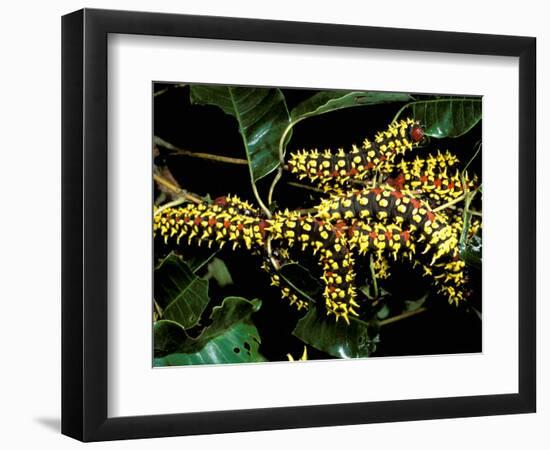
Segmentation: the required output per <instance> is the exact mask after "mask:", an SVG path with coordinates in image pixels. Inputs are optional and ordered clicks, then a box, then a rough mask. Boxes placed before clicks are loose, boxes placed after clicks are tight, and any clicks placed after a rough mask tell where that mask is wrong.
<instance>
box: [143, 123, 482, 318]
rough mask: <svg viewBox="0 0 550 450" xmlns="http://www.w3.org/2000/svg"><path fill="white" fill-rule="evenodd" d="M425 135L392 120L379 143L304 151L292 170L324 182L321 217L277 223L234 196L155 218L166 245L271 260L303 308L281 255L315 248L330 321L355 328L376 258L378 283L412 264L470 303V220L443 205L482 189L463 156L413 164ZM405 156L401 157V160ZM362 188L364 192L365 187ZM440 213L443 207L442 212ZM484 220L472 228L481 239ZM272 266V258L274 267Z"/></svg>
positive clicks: (278, 281) (284, 292) (281, 283)
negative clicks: (360, 266)
mask: <svg viewBox="0 0 550 450" xmlns="http://www.w3.org/2000/svg"><path fill="white" fill-rule="evenodd" d="M423 137H424V133H423V130H422V127H421V126H420V124H419V123H418V122H415V121H413V120H412V119H407V120H402V121H400V122H393V123H392V124H390V126H389V127H388V129H387V130H385V131H383V132H380V133H377V134H376V136H375V139H374V141H373V142H370V141H368V140H366V141H365V142H364V143H363V145H362V147H361V148H357V147H355V146H354V147H353V149H352V151H351V152H350V153H348V154H346V153H344V152H343V150H341V149H340V150H339V151H338V153H336V154H333V153H332V152H330V151H329V150H327V151H325V152H324V153H319V152H318V151H317V150H314V151H311V152H305V151H304V152H298V153H294V154H292V155H291V157H290V161H289V163H288V167H289V169H290V170H291V172H293V173H295V174H298V176H299V177H300V178H307V179H309V180H310V181H313V182H315V183H317V184H318V185H319V186H320V187H321V188H322V189H323V190H324V191H325V192H326V193H327V194H329V195H328V197H327V198H324V199H322V200H321V201H320V202H319V203H318V204H317V205H316V206H315V207H314V209H313V210H314V211H315V212H314V213H313V214H311V213H306V214H301V213H299V212H298V211H289V210H284V211H276V212H274V213H273V215H272V217H271V218H266V217H264V216H262V213H261V212H260V211H259V210H258V209H257V208H255V207H253V206H252V205H251V204H249V203H248V202H245V201H242V200H240V199H239V198H238V197H235V196H226V197H221V198H218V199H216V200H215V201H214V202H213V203H212V204H208V203H201V204H188V205H186V206H183V207H179V208H166V209H164V210H162V211H160V212H159V213H158V214H156V215H155V219H154V232H155V235H156V236H159V237H161V238H164V241H165V242H166V243H168V242H171V243H174V242H175V244H176V245H178V244H180V241H181V240H182V239H184V240H186V241H187V243H188V244H198V245H201V244H202V243H206V244H207V245H208V246H212V245H213V244H214V243H216V244H217V245H219V246H220V247H223V246H224V245H225V244H230V245H231V246H232V248H233V249H238V248H242V249H246V250H247V251H250V252H252V253H255V254H259V255H262V256H263V259H264V264H263V265H262V267H263V268H264V269H265V270H267V272H268V273H269V274H270V278H271V283H272V285H275V286H277V287H278V288H279V289H280V290H281V296H282V297H283V298H288V299H289V301H290V303H291V304H293V305H295V306H296V307H297V308H298V309H302V308H307V307H308V302H307V300H305V299H300V298H299V296H298V295H297V293H296V292H295V291H294V288H293V286H291V285H289V284H288V283H287V282H286V281H285V280H284V279H283V277H282V276H281V275H280V274H279V273H278V272H277V267H276V266H277V264H274V263H273V255H274V254H275V253H276V254H277V255H278V256H280V257H281V258H282V259H283V260H286V261H288V260H289V259H290V257H289V252H288V251H289V250H291V249H292V250H294V251H296V250H297V251H302V252H303V251H309V252H311V253H313V254H314V255H316V256H317V258H318V261H319V264H320V266H321V269H322V274H321V280H322V282H323V284H324V290H323V297H324V300H325V306H326V311H327V314H328V315H331V314H334V315H335V317H336V320H338V319H340V318H342V319H343V320H344V321H345V322H347V323H348V324H349V323H350V316H354V315H355V316H357V315H358V311H357V308H359V305H358V303H357V302H356V295H357V293H356V288H355V285H354V282H355V270H354V265H355V261H354V257H353V254H354V253H355V254H358V255H359V256H361V257H364V256H366V255H371V264H372V270H373V272H374V273H375V275H376V276H377V277H378V278H387V277H389V275H390V269H391V266H390V261H392V260H393V261H396V260H398V259H399V260H402V261H409V262H411V263H412V265H413V266H414V267H418V268H419V269H420V270H421V271H422V274H423V275H424V276H426V277H429V278H430V279H431V280H432V282H433V284H434V285H435V286H436V287H437V289H438V292H440V293H441V294H443V295H445V296H446V297H447V298H448V300H449V302H450V303H455V304H457V303H458V302H459V301H461V300H462V299H463V298H464V294H463V285H464V283H465V276H464V268H465V264H464V262H463V261H462V260H461V259H460V257H459V248H458V247H459V236H460V235H461V234H462V231H463V230H462V228H463V219H462V215H461V214H459V213H460V210H455V211H454V212H453V213H449V214H446V213H443V212H436V211H435V210H434V209H435V206H436V205H437V206H439V205H440V204H441V203H442V202H453V204H456V203H457V202H456V201H457V200H460V198H461V196H462V195H463V194H464V193H465V192H467V191H468V190H470V189H472V188H473V187H474V186H475V184H476V183H477V180H476V178H475V177H474V178H472V179H469V178H468V175H467V174H465V173H463V174H462V175H461V174H460V173H459V172H458V170H457V167H458V159H457V158H456V157H455V156H454V155H452V154H451V153H449V152H445V153H440V152H438V153H437V154H436V155H430V154H428V155H427V156H426V157H425V158H422V159H421V158H418V157H417V158H416V159H414V160H412V161H407V160H405V159H404V158H403V155H404V154H405V152H406V151H408V150H411V149H412V148H414V147H416V146H418V145H419V143H420V142H421V141H422V140H423ZM398 157H399V158H398ZM366 179H368V180H369V182H368V183H365V182H362V183H360V184H363V186H366V187H362V188H360V189H358V184H357V183H356V182H357V181H359V182H361V181H362V180H366ZM437 209H440V208H437ZM478 226H481V223H480V222H479V221H477V222H475V223H473V224H472V225H471V226H470V229H469V233H475V231H476V228H477V227H478ZM266 261H267V262H266Z"/></svg>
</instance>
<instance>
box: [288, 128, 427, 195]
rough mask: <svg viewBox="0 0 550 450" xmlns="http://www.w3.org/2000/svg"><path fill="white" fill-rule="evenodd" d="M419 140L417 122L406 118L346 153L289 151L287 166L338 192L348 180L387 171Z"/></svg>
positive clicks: (322, 186)
mask: <svg viewBox="0 0 550 450" xmlns="http://www.w3.org/2000/svg"><path fill="white" fill-rule="evenodd" d="M423 139H424V132H423V130H422V127H421V126H420V123H419V122H416V121H414V120H413V119H410V118H408V119H406V120H400V121H399V122H392V123H391V124H390V125H389V126H388V127H387V129H386V130H384V131H380V132H378V133H376V135H375V137H374V140H373V141H369V140H368V139H365V140H364V142H363V144H362V146H361V147H357V146H355V145H354V146H353V147H352V150H351V151H350V152H349V153H346V152H344V150H343V149H341V148H340V149H338V151H337V152H335V153H333V152H332V151H331V150H329V149H327V150H325V151H324V152H319V151H318V150H317V149H315V150H303V151H298V152H295V153H292V154H291V155H290V159H289V161H288V168H289V170H290V172H291V173H293V174H296V175H297V176H298V178H299V179H304V178H307V179H308V180H309V181H311V182H313V183H315V184H317V185H318V186H319V187H320V188H322V189H323V190H325V191H326V192H329V191H337V192H338V191H340V188H341V187H342V186H343V185H344V184H346V182H348V181H349V180H358V181H361V180H364V179H366V178H368V177H371V176H372V174H373V173H375V172H377V173H390V172H391V171H392V170H393V167H394V160H395V158H396V157H397V156H398V155H403V154H405V152H406V151H408V150H412V149H413V148H414V147H417V146H418V145H419V144H420V142H421V141H422V140H423Z"/></svg>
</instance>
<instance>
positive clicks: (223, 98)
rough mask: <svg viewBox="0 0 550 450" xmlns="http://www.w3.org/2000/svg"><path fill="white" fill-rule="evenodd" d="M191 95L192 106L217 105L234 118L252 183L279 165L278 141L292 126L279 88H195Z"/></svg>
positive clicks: (200, 86) (197, 86)
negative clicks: (289, 125)
mask: <svg viewBox="0 0 550 450" xmlns="http://www.w3.org/2000/svg"><path fill="white" fill-rule="evenodd" d="M190 92H191V102H192V103H195V104H201V105H214V106H218V107H219V108H221V109H222V110H223V111H224V112H225V113H226V114H229V115H231V116H233V117H235V119H236V120H237V122H238V125H239V132H240V134H241V137H242V140H243V143H244V147H245V151H246V156H247V158H248V162H249V169H250V174H251V177H252V181H253V182H255V181H257V180H259V179H260V178H263V177H265V176H266V175H267V174H269V173H271V172H272V171H273V170H274V169H276V168H277V167H278V166H279V140H280V139H281V136H282V134H283V132H284V130H285V129H286V127H287V126H288V124H289V123H290V117H289V114H288V109H287V106H286V102H285V97H284V95H283V93H282V92H281V90H280V89H274V88H255V87H233V86H204V85H194V86H191V88H190Z"/></svg>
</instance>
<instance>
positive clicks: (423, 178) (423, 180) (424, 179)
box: [420, 175, 428, 183]
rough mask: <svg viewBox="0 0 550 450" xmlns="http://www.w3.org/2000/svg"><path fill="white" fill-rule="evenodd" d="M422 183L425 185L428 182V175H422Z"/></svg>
mask: <svg viewBox="0 0 550 450" xmlns="http://www.w3.org/2000/svg"><path fill="white" fill-rule="evenodd" d="M420 181H421V182H422V183H425V182H426V181H428V177H427V176H426V175H422V176H421V177H420Z"/></svg>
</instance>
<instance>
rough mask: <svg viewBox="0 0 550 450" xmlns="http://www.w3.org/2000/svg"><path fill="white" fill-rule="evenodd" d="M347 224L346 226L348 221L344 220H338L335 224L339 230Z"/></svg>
mask: <svg viewBox="0 0 550 450" xmlns="http://www.w3.org/2000/svg"><path fill="white" fill-rule="evenodd" d="M345 226H346V222H345V221H344V220H339V221H338V222H336V225H335V227H336V229H337V230H341V229H342V228H344V227H345Z"/></svg>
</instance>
